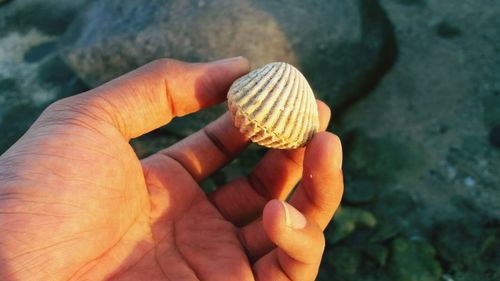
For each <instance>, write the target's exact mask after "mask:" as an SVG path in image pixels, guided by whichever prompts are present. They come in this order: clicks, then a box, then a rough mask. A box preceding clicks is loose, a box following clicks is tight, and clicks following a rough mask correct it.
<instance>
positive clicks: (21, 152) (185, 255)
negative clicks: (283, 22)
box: [0, 62, 342, 280]
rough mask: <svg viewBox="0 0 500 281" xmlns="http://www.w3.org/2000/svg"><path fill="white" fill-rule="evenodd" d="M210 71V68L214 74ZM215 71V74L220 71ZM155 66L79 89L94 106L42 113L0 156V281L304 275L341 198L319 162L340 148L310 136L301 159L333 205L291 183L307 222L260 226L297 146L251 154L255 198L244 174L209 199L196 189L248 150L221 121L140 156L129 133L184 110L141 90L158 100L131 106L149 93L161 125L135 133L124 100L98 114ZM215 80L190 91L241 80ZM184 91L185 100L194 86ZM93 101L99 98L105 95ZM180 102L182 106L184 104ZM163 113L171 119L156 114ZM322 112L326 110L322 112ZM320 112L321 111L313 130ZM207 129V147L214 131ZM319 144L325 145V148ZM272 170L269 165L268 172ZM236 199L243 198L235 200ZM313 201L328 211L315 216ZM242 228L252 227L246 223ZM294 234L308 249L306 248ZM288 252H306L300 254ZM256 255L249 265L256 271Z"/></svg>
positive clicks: (85, 103)
mask: <svg viewBox="0 0 500 281" xmlns="http://www.w3.org/2000/svg"><path fill="white" fill-rule="evenodd" d="M172 64H173V66H172ZM158 65H159V66H158ZM169 67H170V70H169V71H170V72H172V71H173V72H175V71H174V70H176V68H184V70H185V69H187V70H189V71H191V72H192V73H191V74H190V75H191V76H195V77H194V78H200V75H201V78H203V75H206V73H209V74H210V71H208V70H207V68H209V66H206V65H205V66H196V65H195V66H189V65H188V66H183V65H176V64H175V63H173V62H170V64H169ZM210 67H211V68H213V70H211V71H212V72H214V71H215V67H214V66H210ZM217 67H218V68H219V70H218V71H220V68H223V67H224V66H217ZM226 67H227V68H229V66H226ZM148 68H149V69H148ZM158 68H160V70H158ZM163 68H164V65H163V63H156V65H155V64H152V65H150V66H147V67H145V71H144V73H145V74H143V73H141V72H137V73H135V74H134V73H133V74H132V75H129V76H130V78H128V79H129V80H130V84H128V82H127V79H124V82H122V81H120V80H118V81H117V82H113V83H111V86H110V87H108V88H111V89H106V86H104V87H103V89H102V90H101V91H96V93H94V94H91V95H89V96H90V97H92V95H94V98H95V99H89V98H87V97H85V95H81V96H76V97H73V98H71V99H70V100H68V101H64V102H62V103H60V104H58V105H55V106H53V107H52V108H49V109H48V110H47V111H46V112H45V113H44V114H43V115H42V116H41V117H40V118H39V120H37V122H36V123H35V124H34V125H33V127H32V128H31V129H30V130H29V131H28V132H27V134H26V135H25V136H23V138H22V139H21V140H20V141H19V142H18V143H17V144H16V145H15V146H13V147H12V148H11V149H10V150H8V151H7V152H6V153H5V154H4V155H2V156H1V158H0V159H1V161H0V179H2V186H1V189H0V202H1V203H2V204H0V216H3V217H2V218H1V219H2V220H3V221H4V224H5V225H6V226H8V227H5V228H4V229H2V230H0V231H2V236H3V237H4V240H3V241H2V244H0V260H4V261H6V262H5V263H4V267H5V268H2V267H0V277H2V278H0V279H5V280H9V279H11V277H12V279H14V278H16V277H17V278H32V279H35V280H57V279H60V280H63V279H64V280H65V279H68V280H100V279H102V278H111V279H116V280H196V279H200V280H254V279H257V280H290V279H292V280H312V279H313V278H314V276H315V272H317V266H318V265H319V261H320V258H321V252H322V246H321V245H322V243H324V240H323V237H322V234H321V229H322V228H324V227H325V226H326V224H327V223H328V221H329V220H330V218H331V215H332V214H333V211H334V210H335V208H336V207H337V205H338V203H339V201H340V196H341V190H340V193H339V190H338V188H341V187H342V179H341V177H339V175H340V174H338V175H337V174H336V173H333V174H332V173H331V171H330V170H331V169H330V168H329V167H328V168H327V169H325V168H324V167H325V166H328V165H330V164H331V161H332V159H329V160H328V157H329V158H332V157H330V156H331V155H330V154H332V150H333V149H335V150H336V151H334V153H336V154H338V153H339V151H338V147H337V146H338V143H335V144H333V146H332V144H331V141H332V138H331V137H329V136H323V137H321V138H320V139H322V140H317V141H316V143H317V144H312V146H315V148H314V149H311V153H310V154H311V156H310V158H311V159H314V158H317V157H319V156H318V155H324V156H323V157H326V159H327V160H324V161H323V162H322V161H319V162H318V161H314V162H316V163H313V164H310V165H309V166H310V167H309V171H308V173H309V174H310V173H311V170H321V169H323V170H324V171H321V172H318V173H317V174H320V175H321V174H324V177H323V178H325V182H328V183H330V184H333V185H334V186H336V188H337V190H334V191H330V192H331V193H329V194H327V195H328V196H329V197H328V196H326V197H327V198H330V199H331V200H330V199H328V200H329V201H331V202H326V201H328V200H325V202H326V203H325V202H323V201H321V200H323V199H319V200H320V201H318V202H310V201H311V200H313V201H316V200H318V199H315V198H316V197H318V198H319V196H318V194H312V195H311V194H308V195H304V194H303V193H305V192H306V191H304V189H302V190H301V189H300V188H299V190H298V191H297V192H296V193H299V194H298V195H296V196H294V197H297V198H295V199H296V200H292V203H293V204H294V205H296V206H298V207H299V208H300V209H301V211H302V212H304V214H305V215H306V217H307V220H308V224H307V227H306V228H305V229H304V230H300V232H304V233H303V234H297V235H296V236H297V237H295V236H294V235H295V234H294V235H291V232H288V231H284V230H283V227H284V223H282V222H281V223H277V222H276V223H271V221H272V220H273V217H274V219H276V220H278V218H280V216H281V218H282V217H283V216H284V213H281V214H280V212H281V211H276V208H274V211H273V210H270V211H268V215H267V220H266V221H267V225H268V226H267V228H266V226H265V224H266V223H264V225H263V222H262V221H259V220H258V218H259V217H260V215H261V214H262V209H263V207H264V204H265V203H266V202H267V201H268V200H270V199H273V198H278V199H284V198H286V196H287V195H288V193H289V192H290V190H291V189H292V188H293V186H294V185H295V183H296V182H297V180H298V179H299V178H300V176H301V174H302V167H300V165H297V163H300V164H301V163H302V158H303V157H304V150H303V149H300V150H295V151H290V152H283V151H270V152H269V153H268V155H266V157H265V159H263V160H262V164H260V166H261V167H260V168H259V165H258V167H257V168H256V170H255V171H253V172H252V174H253V176H254V177H255V178H259V183H260V185H261V186H260V188H259V190H260V191H258V192H256V191H255V188H254V187H251V181H250V180H239V181H235V182H233V183H230V184H229V186H225V187H223V188H221V189H220V190H218V191H217V192H219V191H220V192H219V193H217V192H216V193H215V194H212V195H211V196H210V199H209V198H208V197H207V196H206V195H205V194H204V193H203V191H202V190H201V188H200V187H199V185H198V183H199V182H200V181H201V180H203V179H204V178H205V177H206V176H208V175H209V174H210V173H212V172H213V171H215V170H216V169H218V168H220V167H221V166H222V165H223V164H224V163H227V161H229V160H230V158H231V157H232V156H233V155H236V154H237V153H238V152H239V151H241V150H242V149H243V148H244V147H245V145H246V142H247V140H246V139H245V138H244V137H242V136H241V135H239V132H238V130H237V129H236V128H234V127H232V125H230V124H231V120H230V118H229V116H228V115H227V114H226V115H225V116H223V117H221V118H219V120H217V121H215V122H213V123H212V124H211V125H210V126H211V128H212V129H210V130H209V128H210V126H208V127H207V129H205V130H202V131H201V132H199V133H197V134H195V135H193V136H190V137H189V138H187V139H186V140H184V141H182V142H180V143H179V144H177V145H175V146H174V147H172V148H168V149H166V150H164V151H161V152H159V153H157V154H155V155H153V156H151V157H149V158H146V159H144V160H142V161H140V160H139V159H138V158H137V156H136V154H135V153H134V151H133V149H132V148H131V146H130V145H129V144H128V139H130V138H131V137H136V136H138V135H141V134H143V133H145V132H147V131H149V130H151V129H152V128H156V127H158V126H159V125H161V124H165V123H166V121H168V120H165V119H168V118H172V117H173V116H176V115H182V114H185V113H184V112H181V111H185V112H186V111H187V112H189V111H193V109H183V108H182V106H179V104H177V105H175V109H174V104H175V100H174V101H172V100H167V101H166V100H164V97H165V96H161V97H157V93H156V92H155V91H151V92H148V93H145V94H147V95H155V98H151V97H150V98H145V97H141V98H143V99H145V100H147V101H148V102H151V100H155V99H156V101H155V102H153V103H154V106H157V107H158V108H160V109H159V110H158V111H159V112H153V113H155V114H153V115H154V116H157V119H158V120H152V121H150V122H151V123H152V124H146V125H145V124H135V123H137V122H139V123H140V121H136V120H128V119H130V118H135V117H136V116H139V115H140V114H137V113H135V114H131V115H130V116H129V115H127V114H128V113H129V112H127V110H122V111H121V112H119V113H116V112H115V113H110V112H111V111H113V110H116V108H121V107H122V106H123V105H127V106H128V104H129V103H130V100H129V101H125V102H124V103H123V104H118V105H116V104H114V105H112V106H110V107H111V109H110V108H108V107H107V106H109V104H110V102H109V100H110V99H111V100H112V99H113V96H115V97H114V98H115V99H116V98H117V97H116V95H119V94H121V92H123V90H124V88H125V89H126V90H129V88H130V85H135V84H137V81H138V80H139V81H141V82H144V81H143V80H145V78H148V77H149V76H148V77H146V76H145V75H152V76H158V75H157V74H158V73H156V72H161V71H163ZM172 69H173V70H172ZM193 69H194V70H193ZM200 69H201V70H200ZM184 70H183V71H184ZM197 71H198V72H197ZM167 72H168V71H167ZM221 72H222V74H223V75H222V74H221V73H219V74H218V75H217V74H214V73H211V74H210V75H211V76H212V77H211V78H210V79H208V81H209V82H206V81H205V80H206V79H205V80H203V79H202V80H203V81H205V83H208V84H209V85H210V87H212V89H208V88H207V86H201V87H199V86H197V87H193V88H196V89H197V88H201V90H205V91H208V92H224V90H221V89H225V88H227V86H228V83H230V82H231V81H232V80H233V79H234V77H237V76H238V75H241V70H233V72H234V73H231V71H229V70H228V69H226V70H225V72H224V71H221ZM228 72H229V73H228ZM193 73H194V74H193ZM153 74H156V75H153ZM195 74H196V75H195ZM164 75H165V74H164V73H163V75H162V77H163V76H164ZM187 76H188V77H186V75H184V76H183V75H181V78H180V79H179V80H182V81H183V83H185V82H186V80H188V82H189V79H194V78H193V77H190V76H189V75H187ZM215 76H220V77H219V78H218V79H223V78H221V77H226V78H225V79H226V80H227V81H225V82H216V81H215V80H216V79H215V78H214V77H215ZM157 78H158V77H154V79H157ZM187 78H188V79H187ZM134 79H135V80H134ZM148 79H149V78H148ZM151 79H153V78H151ZM163 79H164V78H162V79H160V83H159V84H160V85H161V86H158V85H157V86H158V88H160V87H163V86H164V85H165V84H164V81H163ZM146 80H147V79H146ZM194 80H196V81H198V80H199V79H194ZM146 82H148V83H147V84H148V85H149V86H148V87H154V84H155V83H154V81H146ZM221 83H222V84H221ZM157 84H158V83H157ZM170 84H173V85H174V86H173V87H176V80H175V79H173V78H172V79H170ZM193 84H195V83H193ZM151 85H153V86H151ZM177 87H178V85H177ZM180 88H182V87H180ZM167 90H168V89H167ZM191 91H192V92H193V94H195V93H197V91H198V89H197V90H196V91H194V90H191ZM109 92H111V93H109ZM139 92H141V91H140V90H139ZM102 93H105V95H107V97H106V98H104V99H102V96H103V95H102ZM117 93H118V94H117ZM145 94H144V93H143V95H145ZM167 95H168V93H167ZM134 98H135V97H134ZM177 98H179V97H177ZM121 99H122V100H123V98H121ZM158 99H159V100H158ZM203 99H204V98H203V97H201V98H199V99H198V100H197V101H195V102H192V104H191V105H190V106H191V107H195V108H196V107H200V106H202V107H203V106H206V105H209V104H213V103H215V102H217V101H218V99H219V98H217V99H215V100H205V101H204V100H203ZM211 99H213V97H212V98H211ZM89 100H90V101H89ZM102 100H105V102H102ZM94 101H97V103H94ZM140 102H144V101H140ZM140 102H139V103H140ZM177 102H178V103H179V101H177ZM111 103H112V102H111ZM169 103H170V104H169ZM172 103H174V104H172ZM184 103H188V104H189V101H184ZM79 105H82V106H81V108H83V109H84V110H82V109H81V108H80V107H79ZM322 106H323V107H325V106H324V105H322ZM187 107H189V106H187ZM75 108H76V109H75ZM139 108H140V106H139ZM165 108H167V111H169V112H167V113H166V114H165V112H164V111H165ZM320 109H321V108H320ZM148 110H151V108H148ZM132 111H133V110H132ZM152 111H154V108H153V110H152ZM176 111H177V112H176ZM320 111H321V110H320ZM322 111H323V113H324V111H325V108H323V110H322ZM142 112H144V110H142V111H141V113H142ZM320 113H321V112H320ZM326 115H328V114H326ZM96 116H97V118H96ZM117 116H118V117H117ZM158 116H159V117H158ZM165 116H166V117H165ZM328 118H329V116H325V114H323V119H324V120H323V121H322V123H323V127H325V126H326V123H327V121H328ZM134 122H135V123H134ZM129 123H130V124H132V125H133V126H131V127H130V128H126V126H125V127H124V125H123V124H129ZM134 126H135V127H134ZM137 128H139V129H137ZM209 131H210V133H209ZM217 132H218V133H217ZM217 135H218V137H216V140H215V141H214V139H213V136H217ZM329 141H330V144H328V143H327V142H329ZM333 141H335V140H333ZM337 141H338V140H337ZM314 142H315V141H314V140H313V143H314ZM193 144H194V145H193ZM221 144H222V147H221ZM334 146H335V147H334ZM306 158H307V157H306ZM325 161H326V162H325ZM333 161H336V160H333ZM306 162H307V161H306ZM309 162H313V161H312V160H309ZM315 165H316V167H315ZM269 166H273V167H275V168H273V169H269V168H268V167H269ZM330 166H331V165H330ZM317 167H320V168H321V167H322V168H321V169H318V168H317ZM311 175H312V174H311ZM249 178H250V177H249ZM319 178H322V177H319ZM306 181H309V182H310V183H308V184H309V185H310V186H309V187H310V188H309V189H311V190H312V192H319V191H315V190H317V189H318V186H319V185H320V184H323V183H322V182H317V181H318V179H317V178H315V179H313V178H312V176H311V179H306ZM263 190H264V192H263ZM235 191H236V193H242V194H243V196H240V195H241V194H240V195H235ZM321 192H323V193H324V192H325V191H321ZM321 195H325V194H321ZM311 198H312V199H311ZM235 204H236V211H235V208H234V207H235ZM321 204H323V205H328V206H327V207H325V209H324V210H318V208H317V207H318V206H320V205H321ZM244 205H248V206H244ZM313 205H314V206H313ZM240 207H241V208H240ZM266 208H267V207H266ZM270 209H272V208H270ZM238 212H239V213H238ZM251 221H254V223H249V222H251ZM281 221H282V219H281ZM247 223H248V224H247ZM318 224H319V226H318ZM236 225H241V226H242V227H241V228H240V227H237V226H236ZM269 225H271V226H269ZM264 228H266V232H264ZM270 229H271V230H272V231H271V232H270ZM273 229H274V230H273ZM35 230H36V231H35ZM244 231H247V232H248V233H251V234H252V235H251V237H252V238H251V239H254V238H255V242H252V240H249V239H245V238H243V239H242V237H245V235H242V232H244ZM264 233H267V236H269V235H270V236H269V237H267V236H266V235H265V234H264ZM273 233H274V234H273ZM283 233H284V234H283ZM301 235H302V236H301ZM305 238H307V239H311V240H312V242H310V243H309V244H308V245H306V244H304V242H303V240H304V239H305ZM283 239H288V240H290V241H291V242H285V241H282V240H283ZM297 239H298V240H297ZM271 241H273V242H274V244H277V245H278V247H279V248H276V246H275V245H274V244H273V242H271ZM301 241H302V242H301ZM249 243H250V244H253V245H249ZM256 245H257V246H256ZM299 246H300V247H302V248H303V247H304V246H306V247H311V248H314V249H315V250H311V251H310V253H309V254H307V253H306V254H304V253H303V249H298V247H299ZM300 247H299V248H300ZM280 248H283V249H280ZM299 252H300V253H299ZM259 258H260V259H259ZM318 258H319V260H318ZM254 260H257V261H256V262H255V263H254ZM41 268H43V269H41ZM269 278H271V279H269Z"/></svg>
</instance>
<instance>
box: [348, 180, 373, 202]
mask: <svg viewBox="0 0 500 281" xmlns="http://www.w3.org/2000/svg"><path fill="white" fill-rule="evenodd" d="M375 185H376V182H375V181H369V180H354V181H349V182H346V186H345V189H344V196H343V200H345V202H347V203H350V204H360V203H368V202H371V201H373V200H374V199H375V196H376V193H375V191H376V190H375V189H376V188H375Z"/></svg>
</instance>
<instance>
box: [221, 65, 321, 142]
mask: <svg viewBox="0 0 500 281" xmlns="http://www.w3.org/2000/svg"><path fill="white" fill-rule="evenodd" d="M227 101H228V107H229V111H231V115H232V117H233V121H234V123H235V125H236V127H238V128H239V129H240V131H241V132H242V133H243V134H245V136H247V137H249V138H250V139H251V140H252V141H253V142H255V143H258V144H260V145H262V146H266V147H270V148H278V149H292V148H297V147H301V146H305V145H306V144H307V142H308V141H309V140H311V138H312V136H313V135H314V133H316V132H317V131H318V128H319V118H318V108H317V105H316V99H315V97H314V93H313V91H312V89H311V87H310V86H309V83H307V80H306V79H305V77H304V75H302V73H300V71H299V70H298V69H296V68H295V67H293V66H292V65H290V64H287V63H284V62H273V63H270V64H266V65H264V66H263V67H261V68H259V69H256V70H254V71H252V72H250V73H248V74H247V75H245V76H242V77H240V78H239V79H238V80H236V81H234V83H233V84H232V85H231V88H230V89H229V92H228V94H227Z"/></svg>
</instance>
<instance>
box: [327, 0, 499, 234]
mask: <svg viewBox="0 0 500 281" xmlns="http://www.w3.org/2000/svg"><path fill="white" fill-rule="evenodd" d="M404 2H408V1H404ZM424 2H425V5H423V4H422V5H420V4H419V5H413V4H412V5H408V4H407V3H403V2H402V1H396V0H381V1H380V3H381V5H382V6H383V7H384V8H385V9H386V11H387V14H388V16H389V19H390V20H391V21H392V23H393V25H394V29H395V31H396V38H397V40H398V60H397V62H396V63H395V64H394V66H393V68H391V70H390V71H389V72H388V73H387V75H386V76H385V77H384V78H383V79H382V81H381V82H380V83H379V85H378V86H377V88H376V89H375V91H374V92H373V93H371V94H370V95H369V96H367V97H366V98H365V99H363V100H360V101H359V102H358V103H356V104H354V105H353V106H352V107H351V108H349V109H348V110H347V111H345V112H344V115H343V116H342V120H341V122H338V123H337V128H339V127H340V128H341V130H342V131H343V132H344V133H343V135H348V133H349V132H355V133H354V134H353V138H352V141H351V143H350V144H349V145H350V147H346V158H345V165H344V167H346V173H347V174H348V175H352V176H353V177H363V178H365V177H368V178H374V179H376V180H377V183H378V184H379V185H378V186H379V187H378V189H380V190H395V189H396V190H400V191H401V192H405V193H407V194H409V195H410V196H411V198H414V200H415V206H417V207H416V208H415V210H414V211H413V212H412V213H417V212H420V215H418V216H414V217H413V218H414V219H416V220H418V221H420V222H421V223H423V224H426V225H430V224H432V221H434V220H437V219H445V218H455V217H456V216H457V214H464V213H466V212H468V211H467V210H464V209H463V208H461V206H460V205H459V204H457V203H456V202H461V201H464V200H465V201H468V202H469V204H470V205H472V206H474V209H475V210H476V211H480V212H484V213H485V214H488V215H489V216H493V217H499V216H500V197H499V196H498V193H499V192H500V186H499V185H498V182H500V174H499V173H498V167H500V151H499V150H497V149H493V148H492V146H491V145H490V144H489V143H491V137H492V133H493V131H491V128H494V127H495V126H496V125H498V122H499V121H498V120H500V107H499V106H498V104H499V102H500V95H499V94H498V93H500V83H498V73H500V52H498V50H500V41H499V40H498V38H500V29H499V28H498V26H500V18H499V17H498V16H496V15H498V14H499V13H500V2H498V1H491V0H480V1H465V2H460V3H461V4H457V5H455V4H452V3H451V2H448V1H424ZM457 3H458V2H457ZM484 7H488V9H487V10H488V13H484V11H485V9H484ZM478 18H481V21H477V19H478ZM445 23H446V24H445ZM436 30H441V31H440V32H441V33H442V34H443V35H444V37H446V38H443V37H440V36H437V35H436V32H437V31H436ZM458 30H459V34H460V35H459V36H458ZM444 39H446V40H444ZM448 39H453V40H448ZM439 128H446V129H445V130H441V129H439ZM488 138H490V140H488ZM417 163H418V164H417ZM470 179H473V184H471V183H472V181H471V180H470ZM392 204H394V203H392ZM387 206H390V208H387ZM394 206H395V205H386V206H385V207H384V206H381V207H380V208H381V209H380V210H382V209H383V208H385V209H389V210H390V209H393V208H394ZM383 212H384V214H386V213H387V212H386V210H384V211H383ZM376 214H377V217H379V214H380V213H379V212H378V211H377V212H376ZM407 219H408V220H409V218H407ZM415 223H416V222H415V221H411V222H409V223H407V225H408V226H407V227H406V228H407V230H408V229H409V228H412V227H413V228H414V229H416V228H417V226H416V225H415Z"/></svg>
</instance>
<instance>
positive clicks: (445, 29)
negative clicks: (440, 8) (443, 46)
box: [436, 21, 461, 38]
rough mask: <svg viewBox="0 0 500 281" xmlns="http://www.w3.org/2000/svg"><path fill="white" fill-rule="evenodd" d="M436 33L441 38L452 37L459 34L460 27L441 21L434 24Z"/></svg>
mask: <svg viewBox="0 0 500 281" xmlns="http://www.w3.org/2000/svg"><path fill="white" fill-rule="evenodd" d="M436 33H437V35H439V36H441V37H443V38H454V37H457V36H460V34H461V32H460V29H458V28H456V27H455V26H453V25H451V24H450V23H448V22H446V21H442V22H440V23H439V24H438V25H437V26H436Z"/></svg>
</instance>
